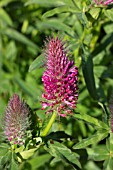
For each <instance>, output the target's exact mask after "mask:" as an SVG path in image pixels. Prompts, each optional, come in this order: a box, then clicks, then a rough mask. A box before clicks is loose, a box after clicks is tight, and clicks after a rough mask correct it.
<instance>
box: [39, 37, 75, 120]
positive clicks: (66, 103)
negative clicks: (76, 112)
mask: <svg viewBox="0 0 113 170" xmlns="http://www.w3.org/2000/svg"><path fill="white" fill-rule="evenodd" d="M64 45H65V44H64V43H63V42H62V40H60V39H59V38H58V37H56V38H51V39H49V40H48V43H46V51H45V52H46V53H45V54H46V59H47V63H46V67H47V68H46V71H45V72H44V74H43V76H42V81H43V84H44V90H45V92H44V93H43V94H42V98H44V99H45V101H42V109H45V108H47V107H49V110H48V111H47V112H53V111H57V113H58V114H59V115H60V116H62V117H65V116H66V115H67V114H71V113H72V110H73V109H75V108H76V103H77V99H78V68H77V67H76V66H74V61H71V60H69V56H68V55H67V51H66V48H65V46H64Z"/></svg>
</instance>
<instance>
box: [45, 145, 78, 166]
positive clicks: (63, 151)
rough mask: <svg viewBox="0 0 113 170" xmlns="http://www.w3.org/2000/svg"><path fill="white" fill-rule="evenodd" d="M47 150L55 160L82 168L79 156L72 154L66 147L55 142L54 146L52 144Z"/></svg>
mask: <svg viewBox="0 0 113 170" xmlns="http://www.w3.org/2000/svg"><path fill="white" fill-rule="evenodd" d="M45 149H46V150H47V151H48V152H49V153H50V154H51V155H52V156H54V157H55V158H58V159H59V158H60V159H61V160H63V161H65V162H67V163H69V164H71V165H73V164H75V165H77V166H78V167H79V168H81V165H80V162H79V160H78V158H79V155H78V154H76V153H74V152H72V151H71V150H70V149H68V148H67V147H66V146H65V145H63V144H61V143H59V142H54V144H50V145H49V148H46V147H45Z"/></svg>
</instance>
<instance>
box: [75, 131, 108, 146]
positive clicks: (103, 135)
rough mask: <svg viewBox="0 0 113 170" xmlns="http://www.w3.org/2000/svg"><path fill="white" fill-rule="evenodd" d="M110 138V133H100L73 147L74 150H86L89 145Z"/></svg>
mask: <svg viewBox="0 0 113 170" xmlns="http://www.w3.org/2000/svg"><path fill="white" fill-rule="evenodd" d="M107 136H108V131H98V132H97V133H95V134H94V135H92V136H90V137H89V138H87V139H82V141H81V142H79V143H77V144H76V145H74V146H73V149H81V148H85V147H86V146H88V145H91V144H96V143H98V142H100V141H101V140H103V139H104V138H106V137H107Z"/></svg>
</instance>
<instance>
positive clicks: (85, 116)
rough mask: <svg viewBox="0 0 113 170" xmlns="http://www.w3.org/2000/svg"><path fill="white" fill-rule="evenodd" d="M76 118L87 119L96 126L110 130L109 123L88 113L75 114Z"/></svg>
mask: <svg viewBox="0 0 113 170" xmlns="http://www.w3.org/2000/svg"><path fill="white" fill-rule="evenodd" d="M73 117H74V118H77V119H80V120H83V121H86V122H88V123H89V124H92V125H95V126H98V127H100V128H102V129H107V130H109V127H108V125H107V124H105V123H104V122H102V121H100V120H98V119H96V118H94V117H92V116H90V115H87V114H75V115H73Z"/></svg>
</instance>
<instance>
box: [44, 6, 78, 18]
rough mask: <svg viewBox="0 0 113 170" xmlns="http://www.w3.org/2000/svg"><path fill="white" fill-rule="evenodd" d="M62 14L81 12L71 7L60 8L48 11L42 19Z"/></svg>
mask: <svg viewBox="0 0 113 170" xmlns="http://www.w3.org/2000/svg"><path fill="white" fill-rule="evenodd" d="M62 12H66V13H67V12H70V13H78V12H80V11H79V10H78V9H75V8H72V7H69V6H60V7H57V8H55V9H52V10H49V11H47V12H46V13H44V14H43V16H42V17H43V18H46V17H51V16H53V15H55V14H59V13H62Z"/></svg>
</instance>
